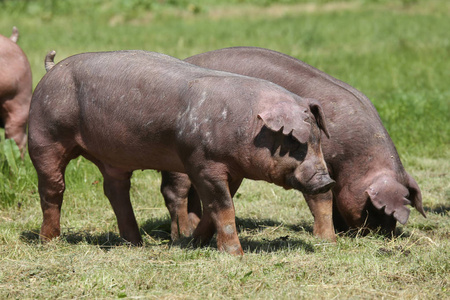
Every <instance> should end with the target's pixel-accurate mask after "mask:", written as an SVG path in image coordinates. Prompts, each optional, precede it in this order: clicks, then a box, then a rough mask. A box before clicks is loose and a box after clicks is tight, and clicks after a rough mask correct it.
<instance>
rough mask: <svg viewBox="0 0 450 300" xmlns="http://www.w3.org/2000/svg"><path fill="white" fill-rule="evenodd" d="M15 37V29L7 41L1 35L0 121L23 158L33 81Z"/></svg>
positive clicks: (26, 61) (17, 35) (6, 135)
mask: <svg viewBox="0 0 450 300" xmlns="http://www.w3.org/2000/svg"><path fill="white" fill-rule="evenodd" d="M18 38H19V32H18V30H17V28H16V27H14V28H13V33H12V35H11V37H10V38H7V37H4V36H2V35H0V105H1V120H0V121H1V123H2V125H3V126H4V128H5V138H7V139H14V141H15V142H16V144H17V145H18V146H19V149H20V150H21V152H22V155H23V153H24V151H25V150H24V149H25V146H26V142H27V137H26V124H27V120H28V110H29V109H30V101H31V90H32V80H31V68H30V64H29V62H28V60H27V57H26V56H25V53H23V51H22V49H20V47H19V46H18V45H17V44H16V42H17V40H18Z"/></svg>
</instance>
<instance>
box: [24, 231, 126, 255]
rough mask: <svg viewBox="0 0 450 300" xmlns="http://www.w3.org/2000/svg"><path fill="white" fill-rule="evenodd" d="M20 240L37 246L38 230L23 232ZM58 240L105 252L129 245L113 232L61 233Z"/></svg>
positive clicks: (38, 241)
mask: <svg viewBox="0 0 450 300" xmlns="http://www.w3.org/2000/svg"><path fill="white" fill-rule="evenodd" d="M20 239H21V240H22V241H23V242H25V243H28V244H39V243H40V238H39V229H35V230H27V231H23V232H22V233H21V235H20ZM59 239H60V240H62V241H64V242H66V243H69V244H72V245H75V244H80V243H87V244H89V245H97V246H99V247H100V248H101V249H104V250H107V249H110V248H113V247H117V246H123V245H131V244H130V243H128V242H127V241H125V240H124V239H122V238H121V237H120V236H119V235H118V234H117V233H115V232H103V233H99V234H91V233H89V232H87V231H77V232H75V231H71V230H68V231H66V232H63V233H62V234H61V236H60V238H59Z"/></svg>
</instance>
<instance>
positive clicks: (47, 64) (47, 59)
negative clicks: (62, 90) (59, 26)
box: [44, 50, 56, 72]
mask: <svg viewBox="0 0 450 300" xmlns="http://www.w3.org/2000/svg"><path fill="white" fill-rule="evenodd" d="M55 55H56V51H55V50H52V51H50V52H49V53H47V55H46V56H45V60H44V63H45V70H46V71H47V72H48V71H49V70H50V69H51V68H53V67H54V66H55V62H54V61H53V59H54V58H55Z"/></svg>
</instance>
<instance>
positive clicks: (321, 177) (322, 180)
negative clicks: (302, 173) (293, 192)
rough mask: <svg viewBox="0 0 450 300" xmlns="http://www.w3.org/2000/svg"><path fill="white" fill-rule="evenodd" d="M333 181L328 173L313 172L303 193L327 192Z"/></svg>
mask: <svg viewBox="0 0 450 300" xmlns="http://www.w3.org/2000/svg"><path fill="white" fill-rule="evenodd" d="M335 183H336V182H335V181H334V180H333V179H331V177H330V175H328V173H318V174H315V175H314V176H313V177H312V178H311V180H310V181H309V182H308V183H307V185H306V186H305V194H310V195H315V194H321V193H325V192H328V191H329V190H330V189H331V188H332V187H333V186H334V184H335Z"/></svg>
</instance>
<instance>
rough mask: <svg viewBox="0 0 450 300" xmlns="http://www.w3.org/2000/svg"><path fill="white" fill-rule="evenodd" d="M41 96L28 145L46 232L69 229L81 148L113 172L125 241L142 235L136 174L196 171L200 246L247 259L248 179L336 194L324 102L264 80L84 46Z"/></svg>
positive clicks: (46, 82) (111, 186)
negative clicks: (238, 213)
mask: <svg viewBox="0 0 450 300" xmlns="http://www.w3.org/2000/svg"><path fill="white" fill-rule="evenodd" d="M53 57H54V53H49V54H48V56H47V58H46V60H45V62H46V68H47V69H48V72H47V73H46V75H45V76H44V77H43V78H42V80H41V81H40V82H39V84H38V85H37V87H36V89H35V92H34V94H33V98H32V102H31V108H30V117H29V140H28V144H29V146H28V148H29V153H30V157H31V160H32V162H33V165H34V167H35V169H36V171H37V174H38V188H39V195H40V199H41V208H42V212H43V223H42V227H41V232H40V234H41V238H42V239H43V240H48V239H51V238H53V237H56V236H58V235H60V210H61V205H62V201H63V193H64V189H65V183H64V170H65V167H66V166H67V164H68V162H69V161H70V160H71V159H74V158H76V157H78V156H80V155H82V156H83V157H85V158H86V159H88V160H90V161H91V162H93V163H94V164H95V165H96V166H97V167H98V168H99V170H100V171H101V173H102V175H103V178H104V192H105V195H106V196H107V198H108V199H109V201H110V203H111V206H112V208H113V210H114V212H115V214H116V218H117V222H118V227H119V231H120V235H121V237H123V238H124V239H125V240H127V241H129V242H131V243H132V244H136V245H139V244H141V243H142V239H141V236H140V233H139V229H138V225H137V222H136V219H135V216H134V213H133V209H132V206H131V203H130V196H129V189H130V178H131V176H132V172H133V171H134V170H137V169H155V170H161V171H171V172H179V173H185V174H187V176H188V178H189V179H188V180H189V181H190V182H192V184H193V186H194V187H195V190H196V192H197V193H198V196H199V199H200V200H201V202H202V206H203V215H202V218H201V219H200V220H199V223H198V225H197V226H196V229H195V231H194V232H193V237H194V240H195V241H196V243H199V244H204V243H206V242H208V241H209V240H210V239H211V237H212V235H213V234H214V233H215V232H217V248H218V249H219V250H220V251H225V252H228V253H230V254H236V255H242V254H243V251H242V247H241V244H240V242H239V239H238V236H237V230H236V224H235V211H234V204H233V201H232V196H233V195H234V193H235V192H236V189H237V187H238V186H239V185H240V183H241V182H242V180H243V178H249V179H253V180H265V181H268V182H271V183H275V184H277V185H280V186H283V187H285V188H288V189H289V188H294V189H297V190H300V191H302V192H304V193H311V194H316V193H323V192H326V191H328V190H329V189H330V188H331V187H332V185H333V184H334V181H333V180H331V178H330V177H329V175H328V171H327V167H326V164H325V161H324V160H323V155H322V150H321V146H320V145H321V131H323V132H324V133H325V135H327V136H328V131H327V127H326V121H325V119H324V116H323V111H322V108H321V106H320V104H319V103H318V102H317V101H316V100H314V99H303V98H301V97H299V96H297V95H295V94H293V93H291V92H289V91H287V90H285V89H284V88H282V87H279V86H278V85H276V84H274V83H271V82H268V81H265V80H262V79H257V78H251V77H246V76H242V75H237V74H231V73H226V72H221V71H215V70H209V69H204V68H201V67H198V66H194V65H192V64H189V63H187V62H183V61H181V60H178V59H176V58H173V57H170V56H167V55H164V54H160V53H154V52H145V51H138V50H135V51H132V50H128V51H116V52H98V53H82V54H78V55H75V56H71V57H69V58H67V59H65V60H63V61H61V62H59V63H58V64H57V65H54V66H53V65H52V63H51V61H52V60H53Z"/></svg>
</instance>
